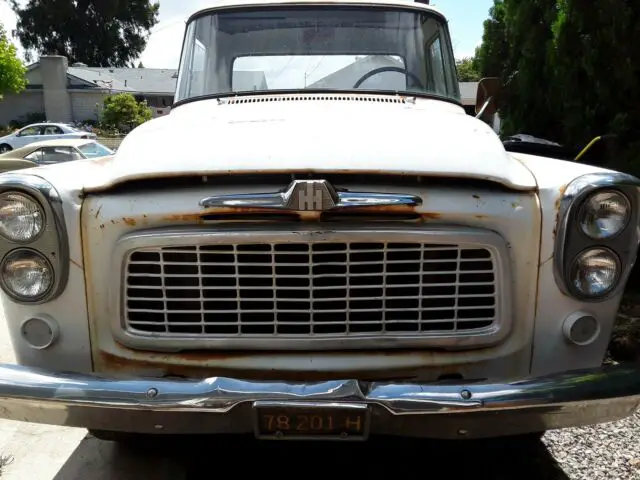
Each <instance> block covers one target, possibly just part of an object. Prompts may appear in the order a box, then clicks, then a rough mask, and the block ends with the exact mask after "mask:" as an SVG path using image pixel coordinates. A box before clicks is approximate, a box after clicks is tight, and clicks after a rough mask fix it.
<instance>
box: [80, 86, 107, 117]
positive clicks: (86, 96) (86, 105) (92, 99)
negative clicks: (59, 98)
mask: <svg viewBox="0 0 640 480" xmlns="http://www.w3.org/2000/svg"><path fill="white" fill-rule="evenodd" d="M105 96H106V95H105V94H103V93H96V92H90V91H89V92H85V91H72V92H71V110H72V112H73V119H74V120H75V121H76V122H83V121H86V120H94V121H97V120H99V118H98V116H99V113H98V112H101V111H102V102H103V100H104V97H105ZM96 104H98V105H99V108H98V109H96Z"/></svg>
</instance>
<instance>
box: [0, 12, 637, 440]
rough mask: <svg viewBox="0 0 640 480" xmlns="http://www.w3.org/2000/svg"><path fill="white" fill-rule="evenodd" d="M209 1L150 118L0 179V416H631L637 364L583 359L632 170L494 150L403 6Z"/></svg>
mask: <svg viewBox="0 0 640 480" xmlns="http://www.w3.org/2000/svg"><path fill="white" fill-rule="evenodd" d="M212 3H215V6H213V7H211V8H209V9H206V10H202V11H200V12H197V13H196V14H194V15H193V16H192V17H191V18H190V19H189V20H188V22H187V26H186V34H185V37H184V42H185V44H184V48H183V50H182V52H183V56H182V59H181V62H180V72H179V79H178V85H177V92H176V103H175V105H174V107H173V108H172V110H171V113H169V114H168V115H165V116H163V117H161V118H157V119H154V120H151V121H149V122H146V123H144V124H143V125H141V126H140V127H138V128H136V129H134V130H133V131H132V132H131V133H130V134H129V135H128V136H127V137H126V138H125V139H124V141H123V143H122V145H121V147H120V148H119V150H118V151H117V152H116V154H115V155H114V156H112V157H104V158H102V159H98V160H78V161H74V162H67V163H61V164H57V165H48V166H40V167H37V168H33V169H28V170H21V171H17V172H10V173H5V174H2V175H0V292H1V293H0V299H1V301H2V304H3V307H4V313H5V317H6V321H7V326H8V331H9V333H10V335H11V340H12V345H13V349H14V351H15V356H16V359H17V363H18V364H17V365H11V364H5V365H0V417H2V418H7V419H11V420H19V421H27V422H42V423H48V424H56V425H68V426H76V427H84V428H88V429H90V430H91V431H92V432H93V433H94V435H96V436H98V437H100V438H103V439H115V440H119V439H127V438H129V439H130V438H134V439H135V436H136V435H137V434H165V433H217V434H234V433H245V434H246V433H253V434H255V436H256V437H257V438H260V439H273V440H280V439H296V440H308V439H331V440H337V441H345V440H346V441H349V440H363V439H366V438H367V437H368V436H369V435H372V436H375V435H399V436H418V437H432V438H460V439H471V438H483V437H496V436H511V435H521V434H531V436H532V437H533V438H538V437H539V436H540V435H541V433H543V432H544V431H545V430H548V429H556V428H564V427H571V426H577V425H586V424H593V423H599V422H607V421H612V420H617V419H620V418H624V417H626V416H628V415H631V414H633V413H634V412H635V410H636V409H637V407H638V405H639V403H640V381H639V379H640V365H638V364H629V365H625V364H618V365H613V366H604V365H603V357H604V355H605V352H606V350H607V345H608V342H609V338H610V336H611V332H612V328H613V325H614V322H615V319H616V312H617V310H618V306H619V303H620V300H621V297H622V294H623V290H624V287H625V284H626V283H627V280H628V278H629V272H630V271H631V268H632V266H633V265H634V262H635V261H636V255H637V249H638V242H639V234H640V233H639V231H640V229H639V228H638V225H639V218H640V193H639V187H640V180H638V179H637V178H635V177H632V176H629V175H626V174H623V173H619V172H615V171H612V170H605V169H601V168H596V167H593V166H589V165H584V164H579V163H577V162H568V161H561V160H557V159H554V158H548V157H544V156H534V155H528V154H524V153H518V152H511V151H509V150H507V149H506V148H505V146H504V145H503V143H502V142H501V141H500V138H499V137H498V136H497V135H496V133H495V132H494V131H493V130H492V129H491V128H490V127H489V125H487V124H486V123H485V122H483V121H482V120H480V119H478V118H474V117H473V116H470V115H467V114H466V113H465V110H464V107H463V104H462V101H461V98H460V92H459V84H458V82H457V80H456V70H455V61H454V57H453V48H452V44H451V37H450V35H449V26H448V23H447V19H446V18H445V17H444V15H442V13H440V12H439V11H438V10H436V9H435V8H433V7H431V6H429V5H428V4H427V3H428V2H426V0H422V1H419V2H411V1H407V0H323V1H322V2H318V1H316V0H223V1H220V2H212ZM498 86H499V85H496V83H495V81H491V80H485V81H483V82H481V85H480V89H479V96H478V99H477V109H476V111H477V112H478V115H479V116H482V115H487V116H490V115H491V112H492V110H493V109H494V108H493V107H492V106H491V105H493V104H494V103H493V102H492V99H495V90H496V89H497V87H498ZM488 94H490V95H489V98H488V99H487V100H486V101H485V100H484V97H486V96H487V95H488ZM177 139H179V141H177ZM131 435H133V436H131Z"/></svg>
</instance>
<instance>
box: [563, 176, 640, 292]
mask: <svg viewBox="0 0 640 480" xmlns="http://www.w3.org/2000/svg"><path fill="white" fill-rule="evenodd" d="M612 191H613V192H616V193H619V194H621V195H622V196H623V197H624V198H625V199H626V200H627V201H628V206H629V209H630V212H629V215H628V218H627V221H626V224H625V226H624V227H623V228H622V229H620V231H619V232H617V233H616V234H615V235H612V236H610V237H608V238H594V237H590V236H589V235H587V234H586V233H585V232H584V230H583V228H582V227H581V225H580V215H581V212H582V211H583V207H584V205H585V204H586V202H588V200H589V199H591V198H592V197H593V196H594V195H597V194H599V193H604V192H612ZM639 214H640V180H639V179H638V178H636V177H634V176H632V175H628V174H625V173H618V172H603V173H591V174H587V175H583V176H581V177H578V178H576V179H575V180H574V181H573V182H571V183H570V184H569V185H568V186H567V188H566V189H565V191H564V193H563V194H562V196H561V198H560V208H559V212H558V223H557V227H556V240H555V252H554V275H555V279H556V283H557V284H558V287H559V288H560V289H561V290H562V292H563V293H565V294H566V295H568V296H571V297H573V298H576V299H578V300H581V301H584V302H603V301H606V300H607V299H609V298H611V297H614V296H616V295H618V294H619V293H620V291H621V290H622V289H623V288H624V286H625V284H626V282H627V279H628V278H629V274H630V273H631V269H632V268H633V265H634V263H635V259H636V255H637V252H638V245H639V244H640V226H639V221H640V215H639ZM590 249H605V250H609V251H611V252H612V253H614V254H615V255H616V256H617V257H618V259H619V265H620V267H619V268H620V271H619V272H618V278H617V281H616V285H615V286H614V287H612V288H611V289H609V290H608V291H607V292H606V293H604V294H603V295H600V296H589V295H584V294H582V293H581V292H579V291H578V290H577V289H576V288H575V287H574V286H573V285H572V281H571V274H572V272H571V269H572V268H573V265H574V262H575V260H576V258H577V257H578V256H579V255H580V254H582V253H584V252H585V251H587V250H590Z"/></svg>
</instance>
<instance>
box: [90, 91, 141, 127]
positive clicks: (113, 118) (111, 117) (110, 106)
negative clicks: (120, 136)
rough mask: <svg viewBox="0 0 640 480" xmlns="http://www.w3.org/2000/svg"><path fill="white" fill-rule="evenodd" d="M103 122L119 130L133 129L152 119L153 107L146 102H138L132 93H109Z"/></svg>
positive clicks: (105, 102)
mask: <svg viewBox="0 0 640 480" xmlns="http://www.w3.org/2000/svg"><path fill="white" fill-rule="evenodd" d="M103 104H104V108H103V110H102V124H103V125H104V126H106V127H108V128H113V129H118V130H123V131H126V130H133V129H134V128H135V127H137V126H138V125H141V124H143V123H144V122H146V121H148V120H151V118H152V114H151V109H150V108H149V107H148V106H147V103H146V102H138V101H136V99H135V97H134V96H133V95H131V94H130V93H119V94H117V95H109V96H108V97H105V99H104V102H103Z"/></svg>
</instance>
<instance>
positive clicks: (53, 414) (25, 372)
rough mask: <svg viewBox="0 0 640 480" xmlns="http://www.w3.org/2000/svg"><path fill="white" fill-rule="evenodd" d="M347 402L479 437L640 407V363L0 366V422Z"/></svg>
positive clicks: (161, 421) (158, 426)
mask: <svg viewBox="0 0 640 480" xmlns="http://www.w3.org/2000/svg"><path fill="white" fill-rule="evenodd" d="M265 401H266V402H269V403H270V404H273V403H274V402H275V403H276V404H278V403H280V402H283V403H284V404H289V403H291V402H295V403H297V404H300V403H301V402H302V403H303V404H305V405H312V406H314V405H315V406H318V405H320V406H323V405H325V404H337V403H339V404H343V405H344V404H353V405H361V406H363V407H364V406H366V407H368V409H369V412H370V416H369V418H370V433H371V434H373V435H376V434H377V435H401V436H411V437H429V438H482V437H493V436H503V435H516V434H522V433H528V432H537V431H543V430H549V429H556V428H565V427H571V426H580V425H587V424H594V423H602V422H608V421H613V420H618V419H622V418H624V417H627V416H629V415H632V414H633V413H634V412H635V411H636V409H637V408H638V406H639V404H640V366H638V365H620V366H614V367H602V368H598V369H592V370H582V371H574V372H565V373H561V374H556V375H551V376H546V377H539V378H527V379H520V380H515V381H511V382H505V383H488V382H475V383H474V382H470V383H456V384H452V383H450V382H449V383H442V382H440V383H424V384H417V383H386V382H384V383H378V382H361V381H358V380H343V381H325V382H306V383H305V382H269V381H245V380H236V379H231V378H222V377H213V378H208V379H202V380H167V379H133V380H124V379H114V378H105V377H100V376H97V375H83V374H70V373H59V372H52V371H46V370H40V369H35V368H28V367H23V366H15V365H1V366H0V418H6V419H10V420H19V421H25V422H36V423H46V424H53V425H65V426H75V427H84V428H90V429H100V430H114V431H128V432H140V433H178V434H193V433H252V432H254V426H255V416H254V414H253V411H254V410H255V409H254V407H255V405H256V402H258V403H260V402H265Z"/></svg>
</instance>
